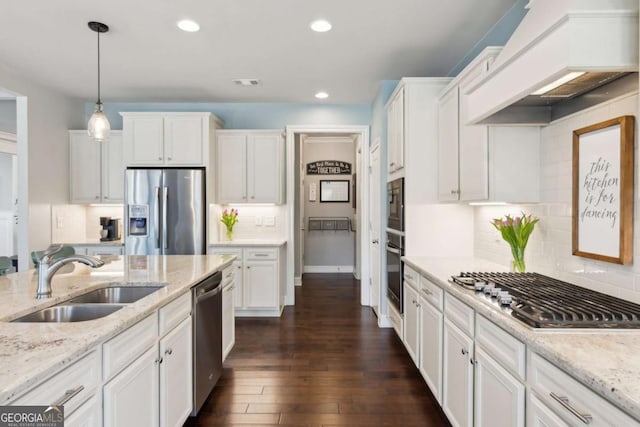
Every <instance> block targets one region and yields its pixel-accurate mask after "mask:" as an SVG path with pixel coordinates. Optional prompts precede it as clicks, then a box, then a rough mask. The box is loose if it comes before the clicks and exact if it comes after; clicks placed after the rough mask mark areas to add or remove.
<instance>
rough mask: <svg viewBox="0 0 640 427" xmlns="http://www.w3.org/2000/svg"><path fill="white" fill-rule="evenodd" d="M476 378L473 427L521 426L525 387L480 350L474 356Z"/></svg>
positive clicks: (522, 422)
mask: <svg viewBox="0 0 640 427" xmlns="http://www.w3.org/2000/svg"><path fill="white" fill-rule="evenodd" d="M475 375H476V378H475V380H476V381H475V393H474V417H475V423H474V425H475V426H477V427H518V426H524V425H525V424H524V384H522V383H521V382H520V381H518V380H517V379H516V378H514V377H513V375H511V374H510V373H509V372H507V371H506V370H505V369H504V368H502V367H501V366H500V365H499V364H498V363H497V362H495V361H494V360H493V359H492V358H491V357H490V356H489V355H488V354H487V353H485V352H484V351H483V350H482V348H480V347H477V348H476V353H475Z"/></svg>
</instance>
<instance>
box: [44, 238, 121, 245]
mask: <svg viewBox="0 0 640 427" xmlns="http://www.w3.org/2000/svg"><path fill="white" fill-rule="evenodd" d="M53 245H67V246H94V245H100V246H123V245H124V240H122V239H120V240H105V241H103V240H100V238H99V237H97V238H95V239H86V240H83V241H76V242H56V243H53Z"/></svg>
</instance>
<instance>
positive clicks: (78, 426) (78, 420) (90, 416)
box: [64, 395, 102, 427]
mask: <svg viewBox="0 0 640 427" xmlns="http://www.w3.org/2000/svg"><path fill="white" fill-rule="evenodd" d="M64 418H65V419H64V425H65V427H98V426H101V425H102V399H101V396H99V395H97V396H93V397H92V398H91V399H89V400H87V401H86V402H84V403H83V404H82V406H80V407H79V408H78V409H77V410H76V411H74V412H73V413H72V414H71V415H69V416H66V415H65V417H64Z"/></svg>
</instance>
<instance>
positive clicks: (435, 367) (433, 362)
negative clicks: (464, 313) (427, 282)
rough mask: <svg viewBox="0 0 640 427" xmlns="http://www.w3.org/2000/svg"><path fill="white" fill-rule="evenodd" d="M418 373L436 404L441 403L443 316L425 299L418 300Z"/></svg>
mask: <svg viewBox="0 0 640 427" xmlns="http://www.w3.org/2000/svg"><path fill="white" fill-rule="evenodd" d="M420 308H421V311H420V324H421V335H420V364H419V368H420V372H421V373H422V376H423V377H424V380H425V381H426V383H427V385H428V386H429V388H430V389H431V392H432V393H433V395H434V396H435V398H436V400H437V401H438V403H442V324H443V315H442V313H441V312H440V311H439V310H438V309H436V308H435V307H434V306H433V305H431V304H430V303H429V302H428V301H427V300H426V299H424V298H420Z"/></svg>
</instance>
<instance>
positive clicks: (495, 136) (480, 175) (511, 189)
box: [438, 47, 540, 202]
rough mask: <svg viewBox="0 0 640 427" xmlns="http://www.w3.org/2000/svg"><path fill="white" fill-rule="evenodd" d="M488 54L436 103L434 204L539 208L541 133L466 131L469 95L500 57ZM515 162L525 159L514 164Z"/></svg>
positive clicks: (522, 128)
mask: <svg viewBox="0 0 640 427" xmlns="http://www.w3.org/2000/svg"><path fill="white" fill-rule="evenodd" d="M500 50H501V49H500V48H497V47H489V48H486V49H485V50H484V51H483V52H482V53H481V54H480V55H479V56H478V57H477V58H476V59H475V60H473V61H472V62H471V63H470V64H469V66H467V67H466V68H465V69H464V70H463V71H462V72H461V73H460V74H459V75H458V76H457V77H456V78H455V79H454V80H453V81H452V82H451V84H449V85H448V86H447V87H446V88H445V90H444V91H443V92H442V94H441V96H440V100H439V103H438V200H440V201H477V202H537V201H538V200H539V179H538V174H539V172H538V171H539V158H540V153H539V147H540V128H539V127H537V126H526V127H525V126H520V127H489V126H484V125H469V124H468V122H469V117H468V108H467V97H468V92H469V89H470V88H471V87H472V86H473V84H474V83H476V82H477V81H478V80H479V79H481V78H482V77H484V76H485V75H486V74H487V72H488V71H489V68H490V66H491V64H492V62H493V60H494V59H495V57H496V56H497V55H498V53H500ZM515 159H523V161H521V162H518V161H516V160H515Z"/></svg>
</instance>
